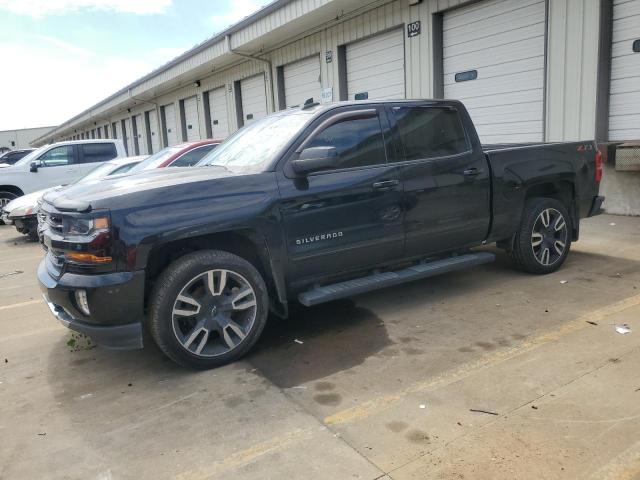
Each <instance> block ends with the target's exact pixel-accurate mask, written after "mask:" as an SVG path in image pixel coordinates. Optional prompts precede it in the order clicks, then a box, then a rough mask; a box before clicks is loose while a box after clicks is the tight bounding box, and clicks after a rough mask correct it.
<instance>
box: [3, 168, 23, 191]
mask: <svg viewBox="0 0 640 480" xmlns="http://www.w3.org/2000/svg"><path fill="white" fill-rule="evenodd" d="M0 171H1V170H0ZM0 192H11V193H15V194H16V195H18V196H19V197H21V196H22V195H24V192H23V191H22V190H20V189H19V188H18V187H15V186H13V185H0Z"/></svg>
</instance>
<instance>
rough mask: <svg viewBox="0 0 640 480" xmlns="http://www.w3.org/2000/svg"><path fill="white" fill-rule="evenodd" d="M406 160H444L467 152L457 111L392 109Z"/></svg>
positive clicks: (409, 108) (467, 147) (414, 108)
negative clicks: (440, 158)
mask: <svg viewBox="0 0 640 480" xmlns="http://www.w3.org/2000/svg"><path fill="white" fill-rule="evenodd" d="M393 111H394V115H395V118H396V123H397V125H398V132H399V133H400V138H401V139H402V143H403V145H404V156H405V160H420V159H423V158H434V157H444V156H447V155H455V154H457V153H463V152H466V151H468V150H469V146H468V144H467V139H466V137H465V134H464V128H463V127H462V122H461V121H460V116H459V115H458V112H457V111H456V110H452V109H449V108H438V107H395V108H394V109H393Z"/></svg>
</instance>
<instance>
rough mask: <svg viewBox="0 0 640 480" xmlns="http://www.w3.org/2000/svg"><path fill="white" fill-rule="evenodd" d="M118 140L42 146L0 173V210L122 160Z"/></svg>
mask: <svg viewBox="0 0 640 480" xmlns="http://www.w3.org/2000/svg"><path fill="white" fill-rule="evenodd" d="M126 156H127V153H126V151H125V148H124V144H123V143H122V140H116V139H108V138H105V139H103V140H98V139H96V140H74V141H69V142H59V143H53V144H51V145H45V146H44V147H40V148H39V149H37V150H35V151H33V152H31V153H30V154H29V155H27V156H26V157H23V158H22V159H20V160H18V162H17V163H15V164H14V165H12V166H10V167H6V168H2V169H0V209H1V208H2V207H4V206H5V205H6V204H7V203H9V202H10V201H11V200H13V199H14V198H16V197H19V196H21V195H24V194H27V193H31V192H35V191H37V190H42V189H43V188H49V187H54V186H56V185H66V184H68V183H72V182H74V181H76V180H78V179H79V178H80V177H82V176H84V175H85V174H86V173H88V172H89V171H90V170H92V169H94V168H95V167H96V166H97V165H99V164H100V163H101V162H106V161H108V160H112V159H114V158H119V157H126Z"/></svg>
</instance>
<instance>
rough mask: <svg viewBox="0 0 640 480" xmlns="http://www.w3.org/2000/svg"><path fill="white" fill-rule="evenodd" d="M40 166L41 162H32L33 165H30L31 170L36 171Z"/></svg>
mask: <svg viewBox="0 0 640 480" xmlns="http://www.w3.org/2000/svg"><path fill="white" fill-rule="evenodd" d="M39 167H40V162H31V165H29V171H30V172H33V173H36V172H37V171H38V168H39Z"/></svg>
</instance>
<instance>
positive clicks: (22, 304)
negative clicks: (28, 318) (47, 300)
mask: <svg viewBox="0 0 640 480" xmlns="http://www.w3.org/2000/svg"><path fill="white" fill-rule="evenodd" d="M37 303H39V304H41V305H44V301H42V300H29V301H28V302H20V303H12V304H11V305H2V306H0V310H9V309H11V308H20V307H27V306H29V305H35V304H37Z"/></svg>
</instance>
